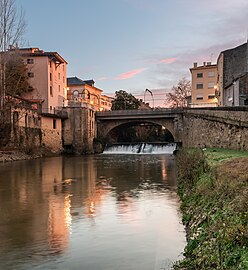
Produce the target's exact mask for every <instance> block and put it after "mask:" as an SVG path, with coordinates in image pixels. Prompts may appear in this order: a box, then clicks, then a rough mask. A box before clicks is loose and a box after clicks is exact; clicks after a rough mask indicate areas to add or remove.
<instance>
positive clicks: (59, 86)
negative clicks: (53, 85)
mask: <svg viewBox="0 0 248 270" xmlns="http://www.w3.org/2000/svg"><path fill="white" fill-rule="evenodd" d="M59 93H60V85H59Z"/></svg>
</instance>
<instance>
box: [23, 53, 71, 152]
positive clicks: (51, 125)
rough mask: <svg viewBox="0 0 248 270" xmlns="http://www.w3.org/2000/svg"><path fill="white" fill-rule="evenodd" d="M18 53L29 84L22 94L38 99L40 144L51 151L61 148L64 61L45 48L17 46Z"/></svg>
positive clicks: (64, 87) (65, 90) (64, 94)
mask: <svg viewBox="0 0 248 270" xmlns="http://www.w3.org/2000/svg"><path fill="white" fill-rule="evenodd" d="M18 53H20V55H21V56H22V57H23V59H24V63H25V64H26V66H27V72H28V80H29V83H30V85H31V86H32V88H33V90H32V91H31V92H27V93H24V94H22V97H24V98H26V99H28V100H30V101H32V100H39V101H42V111H41V130H42V146H43V147H45V148H47V149H49V150H50V151H52V152H61V151H62V149H63V147H62V119H63V117H62V113H61V110H62V107H63V106H64V104H65V102H66V99H67V86H66V68H67V62H66V61H65V60H64V59H63V57H62V56H61V55H59V54H58V53H57V52H45V51H43V50H40V49H39V48H21V49H18Z"/></svg>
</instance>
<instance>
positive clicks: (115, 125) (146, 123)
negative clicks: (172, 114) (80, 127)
mask: <svg viewBox="0 0 248 270" xmlns="http://www.w3.org/2000/svg"><path fill="white" fill-rule="evenodd" d="M129 127H134V128H135V127H136V128H137V127H142V128H143V129H149V128H150V132H151V131H152V128H151V127H154V128H155V127H160V130H161V131H163V132H164V133H166V131H167V136H168V137H169V138H170V141H175V135H176V134H175V132H174V123H173V122H172V121H171V122H170V123H168V121H167V122H166V123H163V121H158V120H157V121H156V120H126V121H115V122H112V123H109V124H108V126H107V127H106V126H105V128H104V131H105V132H104V133H102V134H101V136H102V137H103V138H105V139H106V138H109V137H111V136H112V135H113V133H114V132H115V131H116V132H118V130H120V129H122V130H127V128H129ZM143 132H144V130H143ZM148 132H149V130H148Z"/></svg>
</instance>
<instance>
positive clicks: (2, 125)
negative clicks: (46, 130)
mask: <svg viewBox="0 0 248 270" xmlns="http://www.w3.org/2000/svg"><path fill="white" fill-rule="evenodd" d="M0 118H1V119H0V120H1V121H0V146H1V147H5V148H19V149H23V150H27V151H29V150H31V149H34V148H39V147H40V146H41V122H40V116H39V115H38V113H37V111H35V110H30V109H26V108H18V107H15V106H14V107H8V108H7V109H6V110H5V111H4V113H2V114H1V117H0Z"/></svg>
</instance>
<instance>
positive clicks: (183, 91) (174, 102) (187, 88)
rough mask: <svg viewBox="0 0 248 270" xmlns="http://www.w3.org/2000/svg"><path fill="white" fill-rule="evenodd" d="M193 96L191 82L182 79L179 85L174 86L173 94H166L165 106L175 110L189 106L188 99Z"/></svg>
mask: <svg viewBox="0 0 248 270" xmlns="http://www.w3.org/2000/svg"><path fill="white" fill-rule="evenodd" d="M189 96H191V82H190V81H189V80H187V79H186V78H182V79H181V80H180V81H179V82H178V84H177V85H173V87H172V88H171V92H170V93H168V94H166V99H165V104H166V105H168V104H169V106H170V107H173V108H183V107H186V106H187V98H188V97H189Z"/></svg>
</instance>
